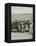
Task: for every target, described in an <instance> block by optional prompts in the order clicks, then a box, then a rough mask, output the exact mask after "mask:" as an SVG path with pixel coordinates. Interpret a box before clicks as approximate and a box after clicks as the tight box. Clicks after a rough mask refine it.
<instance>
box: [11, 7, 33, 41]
mask: <svg viewBox="0 0 36 46" xmlns="http://www.w3.org/2000/svg"><path fill="white" fill-rule="evenodd" d="M32 38H33V7H19V6H17V7H16V6H11V40H21V39H24V40H25V39H32Z"/></svg>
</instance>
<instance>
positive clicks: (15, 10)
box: [11, 6, 33, 21]
mask: <svg viewBox="0 0 36 46" xmlns="http://www.w3.org/2000/svg"><path fill="white" fill-rule="evenodd" d="M27 14H29V15H27ZM32 17H33V8H32V7H18V6H17V7H16V6H11V21H15V20H18V21H19V20H24V19H25V20H27V19H29V20H30V19H31V20H32Z"/></svg>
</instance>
